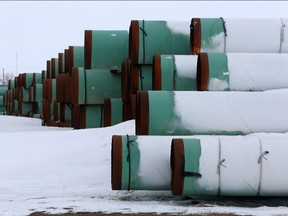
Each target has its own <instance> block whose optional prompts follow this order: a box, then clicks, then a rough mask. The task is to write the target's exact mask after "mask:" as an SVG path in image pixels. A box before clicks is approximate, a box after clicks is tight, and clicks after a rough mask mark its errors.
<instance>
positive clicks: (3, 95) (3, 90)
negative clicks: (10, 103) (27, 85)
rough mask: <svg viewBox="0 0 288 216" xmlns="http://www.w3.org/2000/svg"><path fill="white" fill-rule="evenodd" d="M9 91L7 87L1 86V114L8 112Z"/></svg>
mask: <svg viewBox="0 0 288 216" xmlns="http://www.w3.org/2000/svg"><path fill="white" fill-rule="evenodd" d="M7 90H8V86H7V85H1V86H0V114H4V113H5V112H6V91H7Z"/></svg>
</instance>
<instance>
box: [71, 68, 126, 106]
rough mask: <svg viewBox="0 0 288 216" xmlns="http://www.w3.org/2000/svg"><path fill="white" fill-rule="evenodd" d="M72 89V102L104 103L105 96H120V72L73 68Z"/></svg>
mask: <svg viewBox="0 0 288 216" xmlns="http://www.w3.org/2000/svg"><path fill="white" fill-rule="evenodd" d="M108 83H109V85H107V84H108ZM72 91H73V95H72V97H73V98H72V102H73V103H74V104H90V105H96V104H104V99H105V98H120V97H121V74H117V73H111V72H110V70H100V69H89V70H85V69H84V68H73V72H72Z"/></svg>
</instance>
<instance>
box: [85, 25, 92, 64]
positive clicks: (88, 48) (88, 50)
mask: <svg viewBox="0 0 288 216" xmlns="http://www.w3.org/2000/svg"><path fill="white" fill-rule="evenodd" d="M84 34H85V35H84V65H85V69H91V59H92V30H85V32H84Z"/></svg>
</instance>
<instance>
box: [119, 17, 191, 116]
mask: <svg viewBox="0 0 288 216" xmlns="http://www.w3.org/2000/svg"><path fill="white" fill-rule="evenodd" d="M189 29H190V28H189V22H185V21H157V20H148V21H146V20H132V21H131V23H130V28H129V59H127V60H125V61H124V62H123V65H122V68H123V73H122V99H123V103H124V106H123V107H124V113H125V119H124V120H128V119H134V118H135V111H134V110H135V106H136V103H135V102H136V93H137V91H138V90H152V71H153V56H154V55H155V54H166V55H172V54H175V55H188V54H190V50H189V47H190V46H189V34H190V33H189Z"/></svg>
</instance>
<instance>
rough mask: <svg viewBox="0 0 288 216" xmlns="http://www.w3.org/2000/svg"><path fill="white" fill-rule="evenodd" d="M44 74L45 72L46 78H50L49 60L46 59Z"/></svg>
mask: <svg viewBox="0 0 288 216" xmlns="http://www.w3.org/2000/svg"><path fill="white" fill-rule="evenodd" d="M46 74H47V77H46V79H51V61H50V60H47V62H46Z"/></svg>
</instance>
